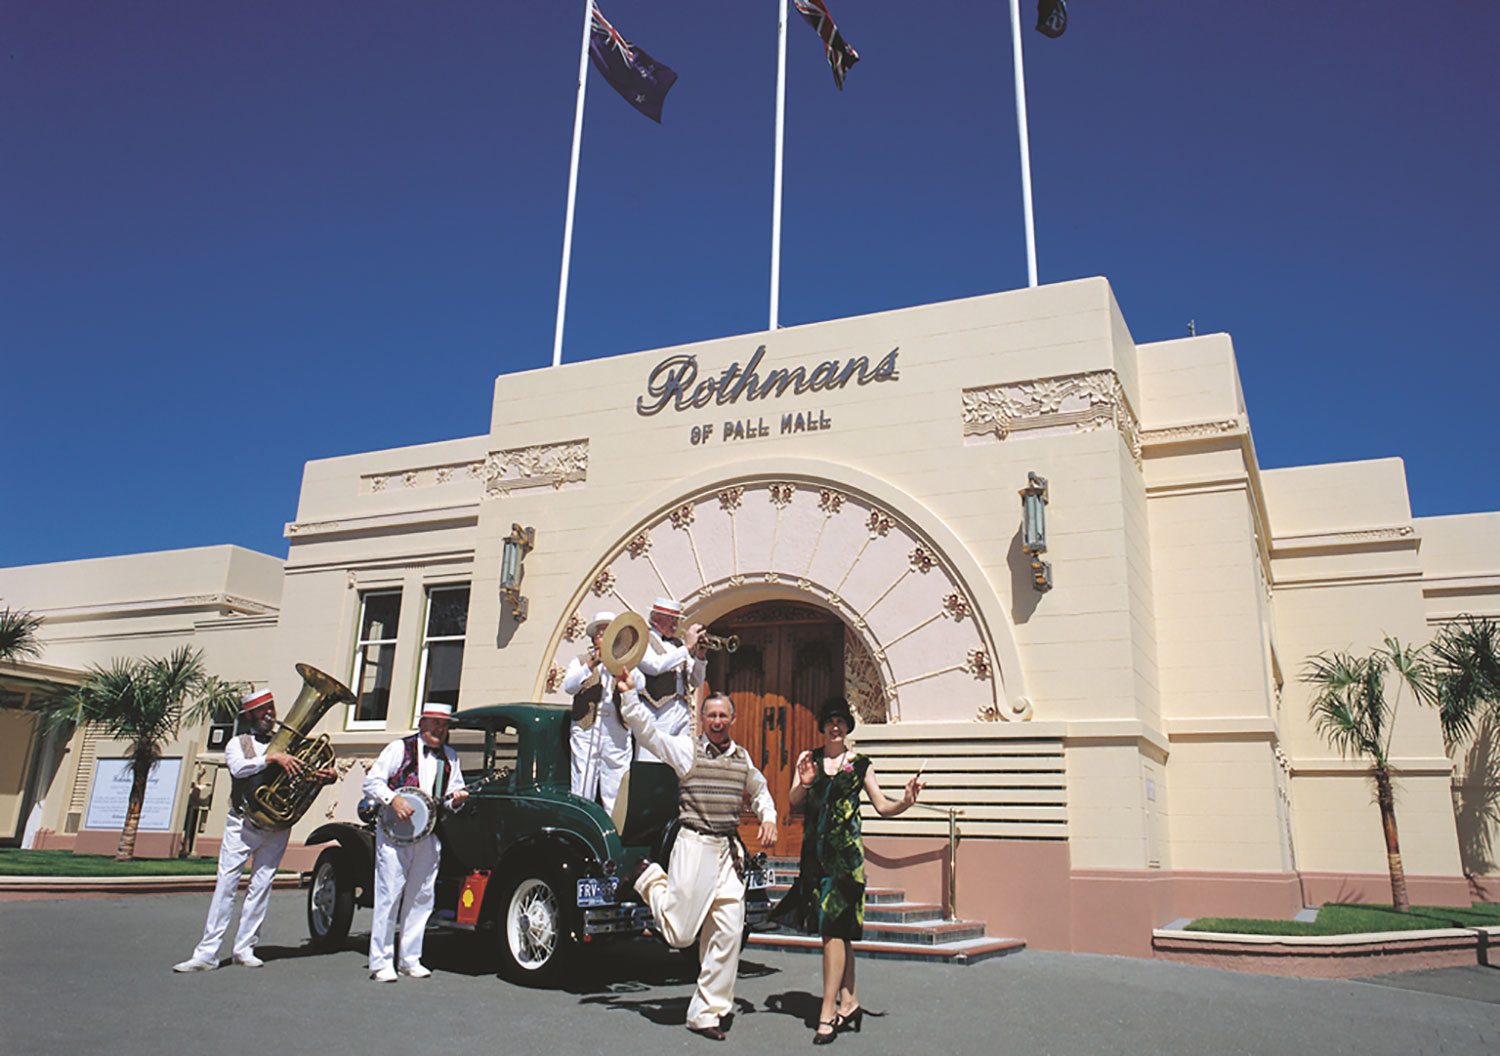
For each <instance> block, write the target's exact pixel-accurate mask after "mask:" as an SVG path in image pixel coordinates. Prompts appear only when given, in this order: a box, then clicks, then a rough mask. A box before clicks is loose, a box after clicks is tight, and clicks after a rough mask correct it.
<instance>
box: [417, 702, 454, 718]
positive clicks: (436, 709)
mask: <svg viewBox="0 0 1500 1056" xmlns="http://www.w3.org/2000/svg"><path fill="white" fill-rule="evenodd" d="M422 718H424V719H448V720H450V721H451V720H452V718H453V705H452V704H439V703H438V702H437V701H434V700H429V701H428V702H427V703H426V704H423V705H422Z"/></svg>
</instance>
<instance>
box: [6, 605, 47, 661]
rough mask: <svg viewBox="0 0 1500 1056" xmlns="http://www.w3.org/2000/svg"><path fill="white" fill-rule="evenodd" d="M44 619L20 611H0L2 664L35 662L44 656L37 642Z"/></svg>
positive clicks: (40, 644)
mask: <svg viewBox="0 0 1500 1056" xmlns="http://www.w3.org/2000/svg"><path fill="white" fill-rule="evenodd" d="M41 626H42V618H41V617H40V616H33V615H32V614H31V613H29V612H24V611H22V610H20V609H10V608H7V609H3V610H0V664H4V663H13V662H15V661H18V660H25V659H31V660H35V659H36V658H37V657H39V656H41V655H42V643H41V642H40V641H38V640H37V631H38V630H40V629H41Z"/></svg>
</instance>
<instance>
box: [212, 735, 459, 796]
mask: <svg viewBox="0 0 1500 1056" xmlns="http://www.w3.org/2000/svg"><path fill="white" fill-rule="evenodd" d="M405 740H406V738H404V737H402V738H399V739H397V740H394V741H392V742H391V743H390V744H388V745H386V746H385V747H384V748H382V749H381V750H380V754H379V755H378V756H376V757H375V762H374V764H373V765H372V766H371V767H370V769H369V772H368V773H366V774H365V783H364V794H365V795H367V796H374V797H375V798H376V799H378V800H380V802H382V803H389V802H390V801H391V800H393V799H395V798H396V792H397V790H396V789H393V788H391V778H392V777H394V776H395V774H396V771H397V770H399V769H400V768H401V760H402V759H404V758H405V757H406V746H405V744H403V743H402V742H403V741H405ZM443 752H444V754H446V755H447V757H448V787H447V788H446V789H444V790H443V791H442V792H441V793H434V792H433V788H432V786H433V784H434V783H435V782H436V781H437V777H438V760H437V756H435V755H433V754H432V753H431V752H429V751H428V750H427V745H425V744H423V743H422V735H421V734H418V735H417V784H418V787H420V788H421V789H422V791H423V792H426V793H427V794H428V795H431V796H432V798H434V799H444V798H446V797H448V796H451V795H453V793H455V792H457V791H458V790H459V789H461V788H463V787H464V775H463V771H462V770H460V769H459V767H458V753H457V752H455V751H454V750H453V749H452V747H450V746H449V745H446V744H445V745H443ZM226 754H227V753H226Z"/></svg>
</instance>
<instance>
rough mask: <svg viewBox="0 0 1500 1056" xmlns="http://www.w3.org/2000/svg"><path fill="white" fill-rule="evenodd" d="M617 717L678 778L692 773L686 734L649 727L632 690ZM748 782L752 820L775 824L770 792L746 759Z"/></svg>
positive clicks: (692, 749) (694, 752) (693, 757)
mask: <svg viewBox="0 0 1500 1056" xmlns="http://www.w3.org/2000/svg"><path fill="white" fill-rule="evenodd" d="M620 717H621V718H623V719H624V720H625V725H627V726H629V727H630V730H631V732H632V733H634V734H635V736H636V738H637V739H638V740H639V741H641V743H642V744H644V745H645V746H646V747H647V748H649V749H651V751H652V752H653V753H655V755H656V756H657V757H658V758H659V759H661V761H662V762H664V763H666V764H667V765H668V766H670V767H671V768H672V769H673V770H674V771H676V773H677V776H678V777H679V778H683V777H687V776H688V774H689V773H691V772H692V769H693V765H694V763H696V761H697V759H698V745H697V743H696V742H695V741H694V740H693V734H692V732H691V731H690V730H685V731H683V732H682V733H676V734H672V733H666V732H664V731H662V730H660V729H658V728H657V727H656V726H654V725H652V722H651V714H650V712H649V711H648V710H647V708H646V706H645V705H644V704H642V703H641V698H640V695H639V694H638V693H636V692H635V691H634V690H632V691H631V692H629V693H623V694H621V695H620ZM744 750H745V749H744V747H743V746H742V745H738V744H736V745H735V746H734V748H733V751H736V752H743V751H744ZM746 762H747V763H748V766H747V769H748V771H749V774H748V779H747V781H746V783H745V791H746V792H748V793H749V794H750V804H751V807H752V808H753V809H754V810H755V816H756V817H758V818H759V819H760V820H761V821H762V822H772V823H773V822H775V821H776V801H775V800H774V799H772V798H771V790H770V788H769V787H767V785H766V779H765V776H764V775H763V774H762V773H761V772H760V771H759V770H758V769H756V766H755V764H754V763H750V762H749V756H748V754H747V755H746Z"/></svg>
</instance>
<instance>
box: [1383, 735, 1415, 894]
mask: <svg viewBox="0 0 1500 1056" xmlns="http://www.w3.org/2000/svg"><path fill="white" fill-rule="evenodd" d="M1375 800H1376V802H1377V803H1379V804H1380V827H1381V828H1382V829H1383V830H1384V831H1385V859H1386V864H1387V866H1389V868H1390V871H1391V904H1392V905H1394V906H1395V907H1396V911H1397V912H1398V913H1405V912H1407V911H1408V910H1410V909H1411V899H1410V897H1408V895H1407V893H1406V869H1405V868H1404V867H1403V866H1402V864H1401V840H1400V838H1399V837H1397V835H1396V796H1395V793H1394V792H1393V791H1392V790H1391V772H1390V771H1389V770H1388V769H1386V768H1385V767H1384V766H1382V765H1380V764H1378V763H1377V764H1376V766H1375Z"/></svg>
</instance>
